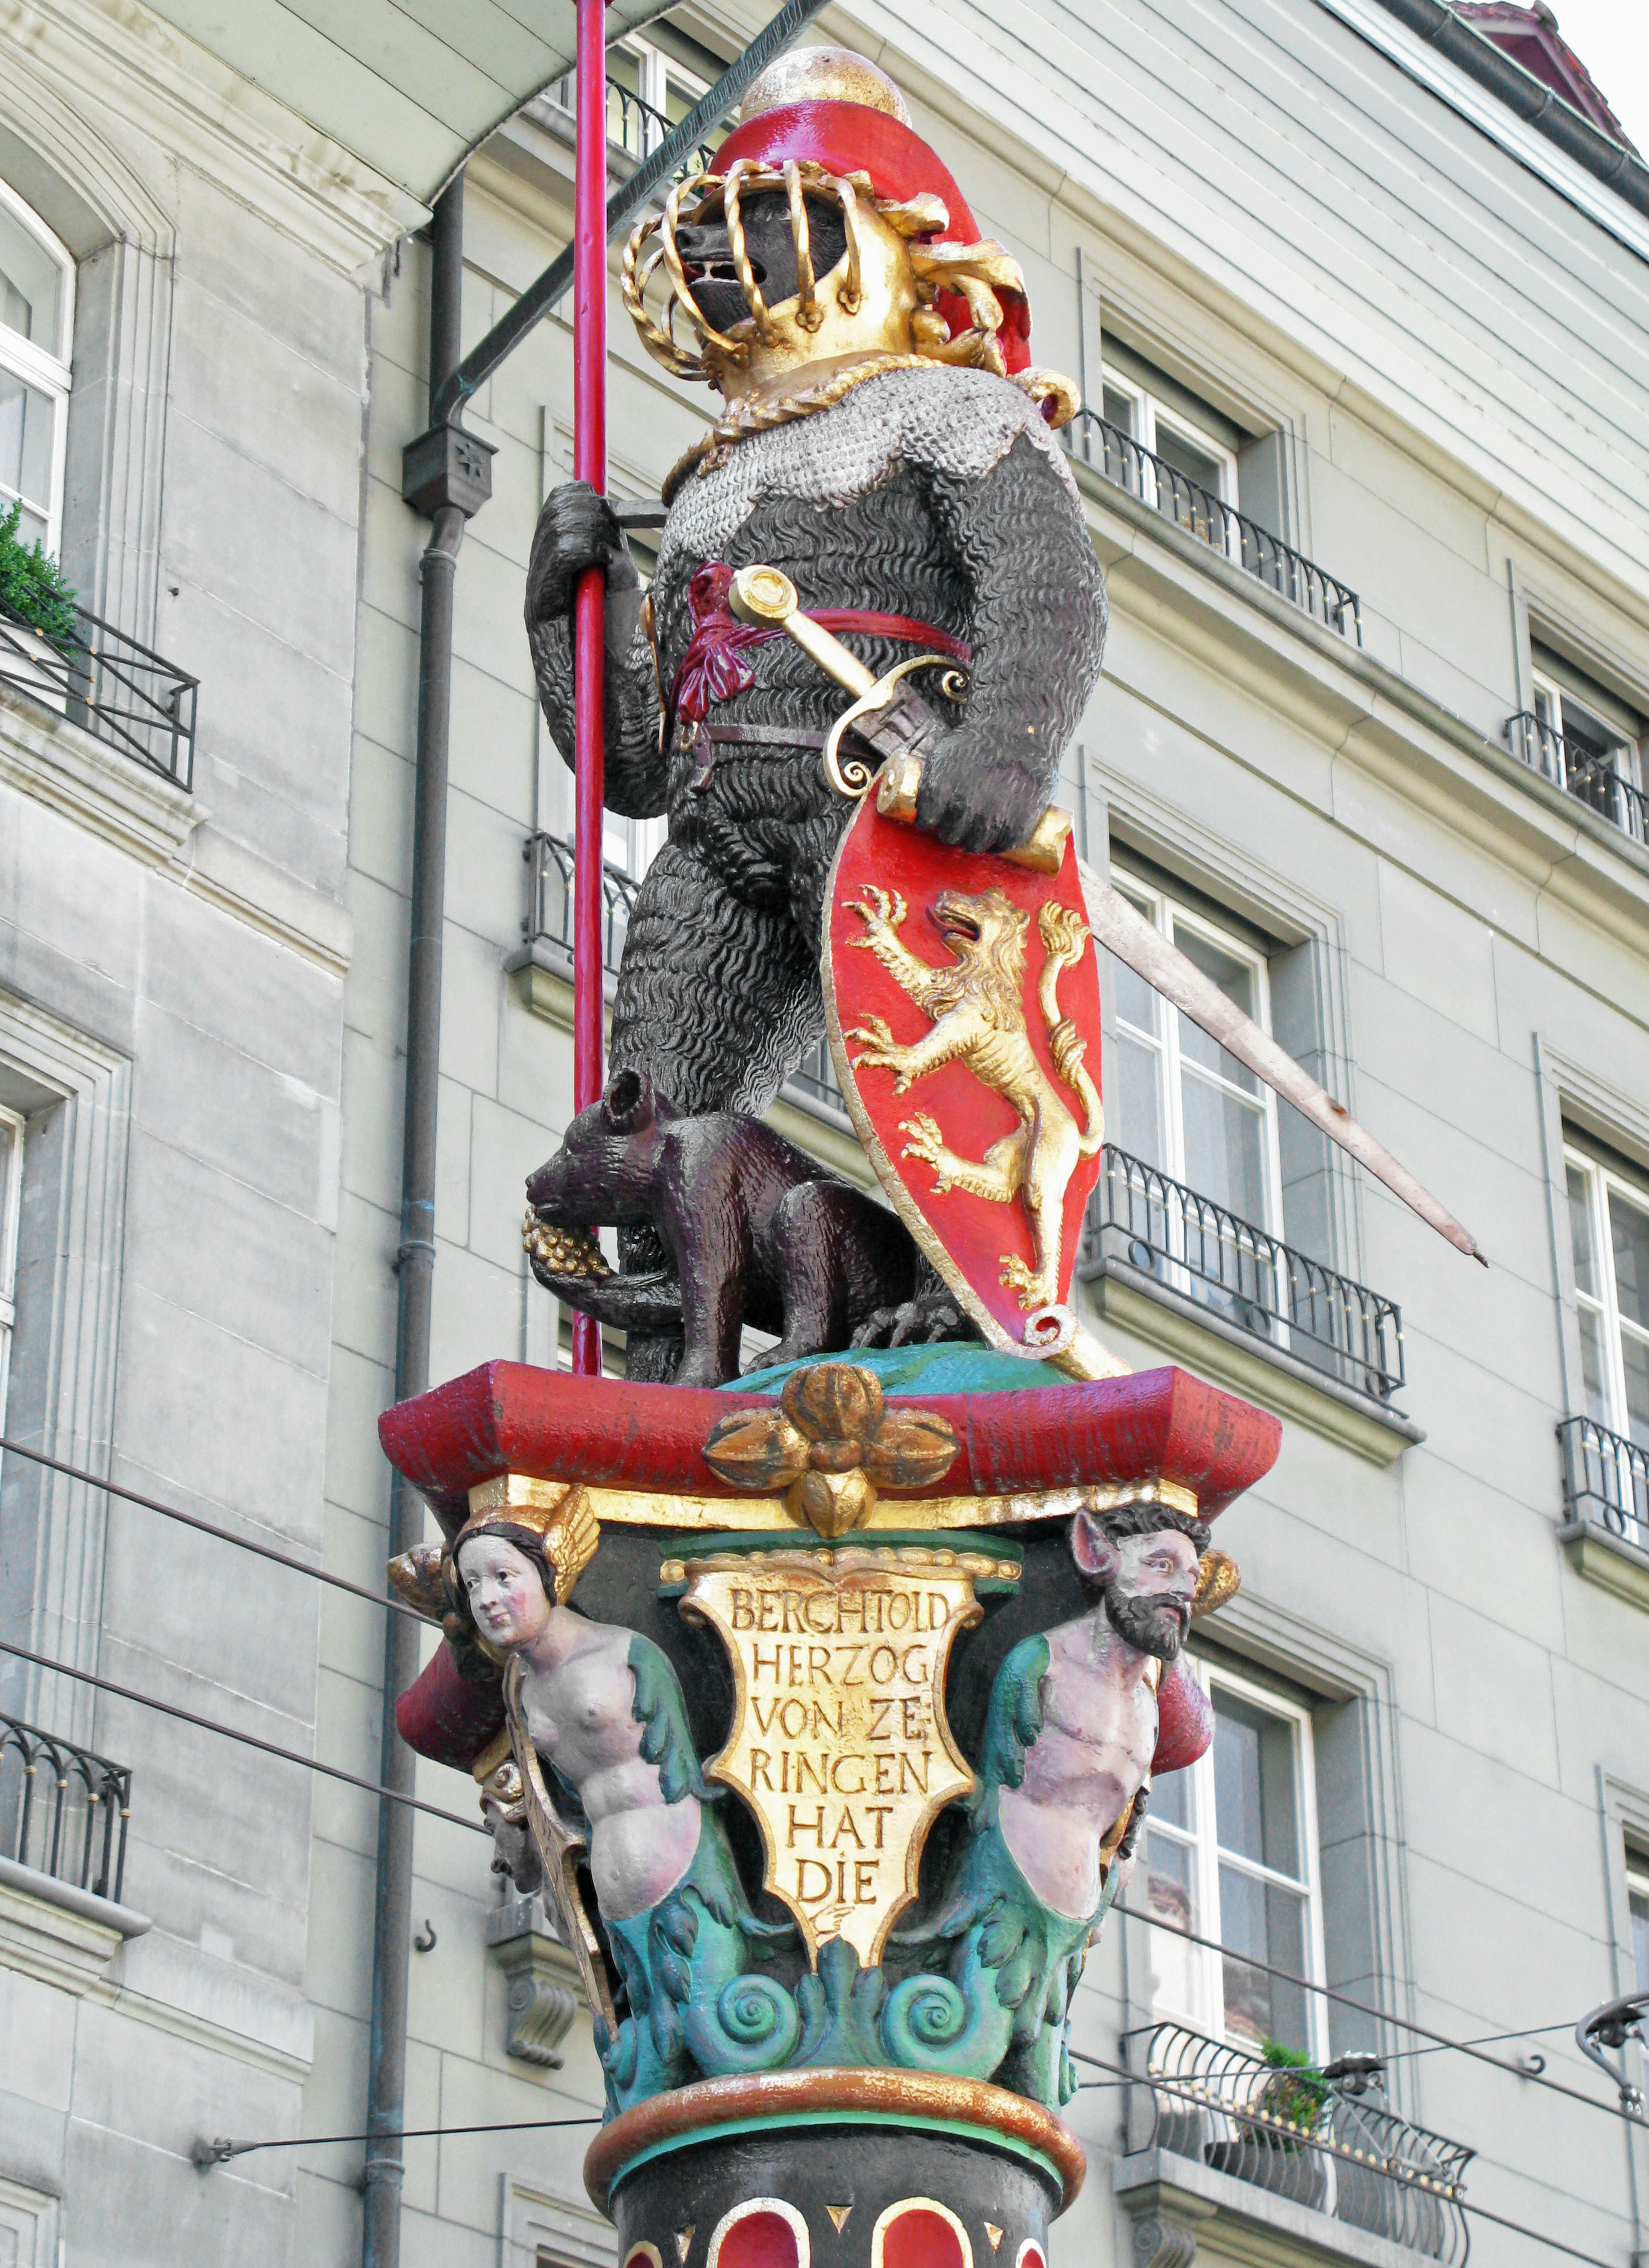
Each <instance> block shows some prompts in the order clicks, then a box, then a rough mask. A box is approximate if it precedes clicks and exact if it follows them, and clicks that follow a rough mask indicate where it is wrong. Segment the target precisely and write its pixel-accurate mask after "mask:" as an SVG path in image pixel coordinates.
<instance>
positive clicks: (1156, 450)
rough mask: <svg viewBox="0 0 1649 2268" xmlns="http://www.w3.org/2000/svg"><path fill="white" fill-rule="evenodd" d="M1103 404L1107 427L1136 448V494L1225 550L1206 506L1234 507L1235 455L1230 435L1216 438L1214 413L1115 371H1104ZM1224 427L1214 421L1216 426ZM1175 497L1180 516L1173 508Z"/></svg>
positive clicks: (1217, 521) (1220, 528) (1216, 518)
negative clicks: (1179, 401) (1201, 411)
mask: <svg viewBox="0 0 1649 2268" xmlns="http://www.w3.org/2000/svg"><path fill="white" fill-rule="evenodd" d="M1101 400H1102V401H1103V405H1104V416H1105V422H1106V423H1107V424H1108V425H1112V426H1115V429H1116V430H1117V431H1118V432H1120V433H1124V434H1126V435H1127V436H1128V438H1129V439H1130V440H1132V441H1136V442H1137V443H1138V444H1139V454H1138V455H1137V457H1136V458H1135V460H1134V467H1135V470H1136V474H1137V480H1138V489H1137V493H1138V494H1139V495H1140V496H1142V497H1144V499H1145V502H1146V503H1147V504H1155V505H1156V507H1157V509H1158V511H1159V512H1167V515H1168V517H1169V518H1170V519H1181V520H1182V524H1184V525H1189V527H1190V528H1191V530H1192V533H1193V534H1196V535H1200V536H1201V537H1202V539H1203V541H1204V543H1218V544H1220V545H1221V547H1222V549H1223V548H1224V543H1225V528H1224V525H1223V517H1222V516H1221V515H1218V514H1216V513H1211V512H1209V510H1208V509H1207V502H1208V500H1212V501H1213V502H1215V503H1219V504H1235V503H1236V501H1237V453H1236V448H1235V446H1234V437H1233V442H1232V443H1231V444H1230V445H1228V444H1227V442H1226V440H1225V439H1222V438H1220V434H1219V432H1218V431H1217V430H1216V424H1217V421H1216V417H1215V413H1214V412H1212V411H1208V412H1206V413H1205V414H1204V416H1201V417H1198V416H1196V414H1195V411H1194V409H1192V408H1190V407H1189V405H1187V406H1184V407H1175V406H1174V404H1173V403H1170V402H1168V401H1165V400H1163V399H1162V397H1161V396H1160V395H1159V394H1156V393H1153V392H1152V390H1151V389H1150V388H1149V387H1147V386H1145V385H1143V384H1141V383H1139V382H1138V381H1137V380H1136V379H1131V378H1130V377H1129V376H1128V375H1127V374H1126V372H1123V371H1121V370H1118V369H1115V367H1109V368H1108V369H1107V370H1106V372H1105V377H1104V388H1103V393H1102V395H1101ZM1224 423H1225V421H1224V420H1223V419H1220V420H1218V425H1220V426H1223V425H1224ZM1175 475H1177V476H1178V478H1177V479H1176V477H1175ZM1182 483H1183V487H1182ZM1176 498H1177V499H1178V500H1180V501H1181V502H1182V504H1183V506H1184V510H1183V511H1176V509H1175V504H1176Z"/></svg>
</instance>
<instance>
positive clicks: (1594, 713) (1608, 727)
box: [1530, 668, 1643, 787]
mask: <svg viewBox="0 0 1649 2268" xmlns="http://www.w3.org/2000/svg"><path fill="white" fill-rule="evenodd" d="M1530 679H1531V683H1532V684H1533V687H1534V701H1535V718H1536V720H1537V722H1539V723H1540V724H1542V725H1545V726H1546V727H1547V728H1548V730H1549V731H1550V732H1551V733H1555V734H1556V736H1557V746H1556V748H1555V750H1554V751H1553V755H1554V758H1555V761H1556V764H1557V771H1556V773H1555V775H1553V777H1556V779H1557V784H1558V786H1559V787H1567V786H1568V784H1569V781H1568V769H1569V765H1568V745H1567V736H1566V732H1565V727H1564V708H1565V706H1572V707H1574V708H1576V709H1578V710H1579V711H1580V712H1581V714H1582V715H1583V716H1584V717H1585V718H1586V719H1587V720H1588V721H1589V722H1590V723H1591V724H1594V725H1598V726H1599V727H1600V728H1601V730H1602V731H1603V732H1605V733H1608V734H1609V735H1610V737H1611V738H1612V740H1613V741H1614V752H1615V759H1616V762H1615V770H1616V771H1617V772H1618V774H1619V775H1620V777H1621V778H1622V779H1623V780H1625V781H1626V782H1627V783H1628V784H1630V785H1631V786H1632V787H1641V786H1642V785H1643V777H1642V770H1643V768H1642V760H1641V751H1640V750H1639V747H1638V742H1637V741H1636V740H1634V739H1633V737H1632V734H1631V730H1630V728H1629V727H1627V726H1626V725H1621V724H1619V723H1617V722H1616V719H1615V718H1613V717H1611V716H1610V715H1609V713H1608V711H1607V710H1606V709H1605V708H1604V706H1603V705H1602V704H1601V703H1600V702H1598V701H1597V700H1596V699H1591V700H1588V699H1587V698H1586V696H1585V695H1584V694H1580V693H1572V692H1571V691H1570V690H1569V689H1568V687H1567V686H1565V685H1563V684H1562V683H1560V682H1559V681H1558V680H1557V678H1555V677H1553V676H1552V675H1551V674H1550V672H1548V671H1546V670H1543V669H1539V668H1536V669H1534V670H1533V671H1531V673H1530ZM1545 753H1546V752H1545V748H1544V747H1543V746H1542V750H1541V755H1542V769H1544V758H1545Z"/></svg>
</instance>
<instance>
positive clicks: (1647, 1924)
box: [1626, 1859, 1649, 1992]
mask: <svg viewBox="0 0 1649 2268" xmlns="http://www.w3.org/2000/svg"><path fill="white" fill-rule="evenodd" d="M1626 1907H1627V1911H1628V1913H1629V1915H1630V1916H1631V1959H1632V1980H1633V1982H1632V1990H1633V1992H1649V1859H1639V1860H1637V1862H1636V1863H1633V1860H1632V1859H1628V1861H1627V1867H1626Z"/></svg>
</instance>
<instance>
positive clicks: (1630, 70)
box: [1551, 0, 1649, 156]
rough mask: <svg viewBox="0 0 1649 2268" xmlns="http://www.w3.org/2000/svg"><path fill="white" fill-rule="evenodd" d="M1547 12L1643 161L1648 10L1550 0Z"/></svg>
mask: <svg viewBox="0 0 1649 2268" xmlns="http://www.w3.org/2000/svg"><path fill="white" fill-rule="evenodd" d="M1551 11H1552V13H1553V15H1554V16H1556V18H1557V29H1558V31H1559V32H1560V33H1562V35H1563V37H1564V40H1567V41H1568V43H1569V45H1570V46H1571V47H1572V48H1573V49H1574V51H1575V53H1576V55H1579V58H1580V60H1581V62H1582V63H1584V64H1585V65H1586V69H1587V70H1589V71H1590V72H1591V74H1592V77H1594V80H1595V81H1596V82H1597V85H1598V87H1599V89H1600V91H1601V93H1602V96H1603V99H1604V100H1605V102H1607V103H1608V105H1609V108H1610V109H1611V110H1612V111H1613V112H1614V113H1615V115H1616V118H1618V119H1619V121H1620V122H1621V124H1622V125H1623V127H1624V128H1625V129H1626V131H1627V133H1628V134H1629V135H1630V136H1631V138H1632V140H1633V141H1634V142H1635V143H1636V144H1638V149H1639V150H1640V151H1643V152H1644V154H1645V156H1649V7H1645V4H1644V0H1551Z"/></svg>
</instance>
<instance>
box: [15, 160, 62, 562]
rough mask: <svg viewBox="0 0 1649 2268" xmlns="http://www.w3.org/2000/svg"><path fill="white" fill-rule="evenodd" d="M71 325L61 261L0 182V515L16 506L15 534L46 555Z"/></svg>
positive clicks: (50, 545)
mask: <svg viewBox="0 0 1649 2268" xmlns="http://www.w3.org/2000/svg"><path fill="white" fill-rule="evenodd" d="M73 320H74V268H73V263H72V262H71V261H70V257H69V254H68V253H67V252H66V251H65V250H64V248H63V246H62V245H61V244H59V243H58V241H57V239H56V238H55V236H53V235H52V233H51V232H50V231H49V230H48V228H47V227H46V226H45V225H43V223H41V222H40V221H39V220H37V219H36V218H35V217H34V215H33V213H32V212H31V211H30V210H29V209H28V207H27V206H26V204H25V203H23V201H22V199H21V198H20V197H18V196H17V195H14V193H13V192H12V191H11V189H9V188H7V187H6V185H5V183H4V181H0V513H5V512H10V511H11V509H12V507H13V506H14V505H15V504H18V503H20V504H22V507H23V512H22V517H21V519H20V520H19V522H18V534H19V535H20V536H21V537H22V538H23V540H24V541H25V542H27V543H33V542H36V541H38V542H39V543H40V544H41V545H42V546H43V547H44V549H46V550H48V551H50V552H53V553H55V552H56V551H57V549H58V548H59V544H60V541H61V533H60V526H59V522H60V517H61V513H62V509H63V433H64V427H65V423H66V416H65V412H66V408H67V404H68V400H69V341H70V335H71V330H72V325H73Z"/></svg>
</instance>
